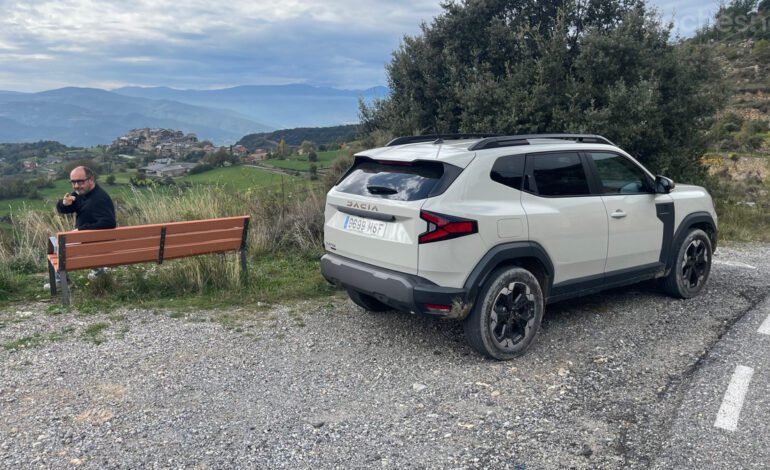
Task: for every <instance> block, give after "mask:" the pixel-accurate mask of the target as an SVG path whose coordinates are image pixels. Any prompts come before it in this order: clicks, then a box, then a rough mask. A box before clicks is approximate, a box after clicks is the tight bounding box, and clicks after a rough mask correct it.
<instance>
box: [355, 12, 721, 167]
mask: <svg viewBox="0 0 770 470" xmlns="http://www.w3.org/2000/svg"><path fill="white" fill-rule="evenodd" d="M443 7H444V12H443V14H441V15H439V16H438V17H437V18H436V19H435V20H434V21H433V23H431V24H430V25H423V29H422V33H421V34H420V35H418V36H415V37H406V38H404V40H403V43H402V45H401V47H400V48H399V49H398V50H397V51H395V52H394V53H393V60H392V62H391V63H390V64H389V65H388V66H387V74H388V82H389V86H390V89H391V95H390V97H389V98H387V99H385V100H381V101H377V102H375V103H374V104H373V106H371V107H366V106H363V108H362V112H361V120H362V131H363V132H364V133H367V134H370V135H371V134H372V133H373V132H375V131H378V130H379V131H381V132H383V133H390V134H392V135H411V134H430V133H454V132H494V133H506V134H515V133H538V132H590V133H598V134H602V135H605V136H606V137H608V138H609V139H610V140H612V141H614V142H615V143H617V144H618V145H620V146H622V147H623V148H625V149H626V150H628V151H629V152H631V153H632V154H633V155H635V156H636V157H638V158H639V159H640V160H641V161H642V162H643V163H645V164H647V165H649V166H650V167H651V169H653V170H655V171H658V172H666V173H667V174H670V175H671V176H673V177H675V178H679V177H686V178H688V179H690V178H695V177H698V176H702V175H703V174H704V173H703V171H702V169H701V168H700V165H698V159H699V157H700V155H701V150H702V149H703V139H702V137H703V132H704V130H705V129H706V128H708V124H709V123H708V121H707V119H705V116H711V115H713V114H714V111H715V110H716V109H717V108H718V107H719V106H720V105H721V103H722V99H721V93H720V86H717V85H718V84H719V83H720V82H719V79H720V77H719V67H717V66H716V65H715V63H714V61H713V59H712V57H711V55H710V53H709V51H708V50H707V49H705V48H703V47H699V46H698V45H697V44H691V43H672V42H671V38H670V31H671V25H662V24H661V22H660V20H659V19H658V18H657V17H656V16H655V15H654V14H653V13H650V12H648V11H647V10H646V7H645V4H644V2H643V1H642V0H636V1H635V0H631V1H621V0H592V1H589V2H574V1H568V0H556V1H554V2H548V3H545V4H544V3H543V2H540V1H538V0H464V1H461V2H449V3H446V4H444V5H443Z"/></svg>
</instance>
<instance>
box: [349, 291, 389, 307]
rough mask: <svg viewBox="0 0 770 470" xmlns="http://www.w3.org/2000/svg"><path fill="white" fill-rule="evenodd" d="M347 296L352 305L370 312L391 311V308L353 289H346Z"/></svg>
mask: <svg viewBox="0 0 770 470" xmlns="http://www.w3.org/2000/svg"><path fill="white" fill-rule="evenodd" d="M348 296H349V297H350V300H352V301H353V303H354V304H356V305H358V306H359V307H361V308H362V309H364V310H368V311H370V312H387V311H388V310H393V307H390V306H388V305H386V304H384V303H382V302H380V301H379V300H377V299H375V298H374V297H372V296H371V295H367V294H362V293H361V292H358V291H356V290H353V289H348Z"/></svg>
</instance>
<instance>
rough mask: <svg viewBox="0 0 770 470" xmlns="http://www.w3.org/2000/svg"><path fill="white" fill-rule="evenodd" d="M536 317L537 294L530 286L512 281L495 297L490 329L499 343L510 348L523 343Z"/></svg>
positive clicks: (500, 345)
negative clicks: (535, 294)
mask: <svg viewBox="0 0 770 470" xmlns="http://www.w3.org/2000/svg"><path fill="white" fill-rule="evenodd" d="M534 318H535V296H534V295H533V294H532V291H531V289H530V288H529V286H527V285H526V284H524V283H522V282H511V283H510V284H508V285H507V286H505V287H503V288H502V289H501V290H500V292H499V293H498V294H497V298H495V303H494V304H493V305H492V312H491V313H490V318H489V321H490V331H491V332H492V337H493V338H494V340H495V342H496V343H497V345H498V346H499V347H501V348H504V349H510V348H513V347H515V346H516V345H517V344H519V343H521V342H522V341H523V340H524V339H525V338H526V337H527V334H528V333H529V331H530V329H531V328H532V320H533V319H534Z"/></svg>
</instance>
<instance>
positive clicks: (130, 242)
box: [67, 234, 160, 262]
mask: <svg viewBox="0 0 770 470" xmlns="http://www.w3.org/2000/svg"><path fill="white" fill-rule="evenodd" d="M159 244H160V235H159V234H158V235H154V236H151V237H143V238H134V239H127V240H110V241H103V242H92V243H73V244H70V243H69V242H68V243H67V261H68V262H69V261H70V260H74V259H75V258H78V257H80V256H88V255H101V254H108V253H115V252H121V251H126V250H137V249H140V248H153V247H154V248H155V251H158V245H159Z"/></svg>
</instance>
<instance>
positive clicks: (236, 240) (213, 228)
mask: <svg viewBox="0 0 770 470" xmlns="http://www.w3.org/2000/svg"><path fill="white" fill-rule="evenodd" d="M248 228H249V216H240V217H225V218H220V219H205V220H193V221H188V222H170V223H167V224H152V225H137V226H132V227H119V228H114V229H109V230H83V231H73V232H59V233H57V234H56V237H57V239H58V242H59V259H58V264H59V270H60V271H74V270H78V269H87V268H96V267H106V266H120V265H124V264H134V263H147V262H157V263H162V262H163V260H167V259H174V258H182V257H185V256H192V255H202V254H206V253H221V252H226V251H236V250H243V249H245V248H246V236H247V234H248Z"/></svg>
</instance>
